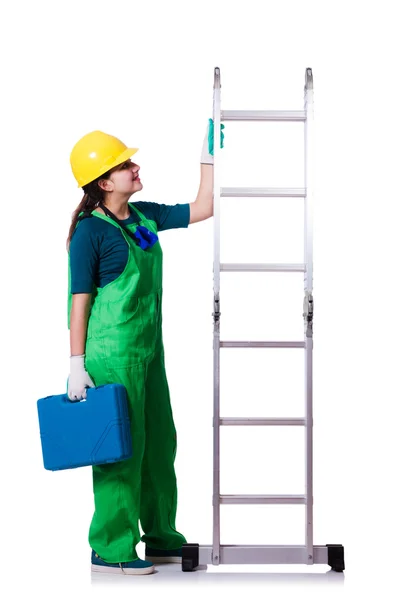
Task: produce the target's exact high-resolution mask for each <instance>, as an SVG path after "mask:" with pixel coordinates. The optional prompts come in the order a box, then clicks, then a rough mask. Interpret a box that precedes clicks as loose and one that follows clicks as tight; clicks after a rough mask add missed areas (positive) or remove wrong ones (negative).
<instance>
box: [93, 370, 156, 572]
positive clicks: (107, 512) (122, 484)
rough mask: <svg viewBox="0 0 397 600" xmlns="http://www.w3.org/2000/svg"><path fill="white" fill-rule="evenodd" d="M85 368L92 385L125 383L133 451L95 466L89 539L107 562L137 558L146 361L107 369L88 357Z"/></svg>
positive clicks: (94, 548) (143, 445) (143, 439)
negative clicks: (86, 367) (121, 367)
mask: <svg viewBox="0 0 397 600" xmlns="http://www.w3.org/2000/svg"><path fill="white" fill-rule="evenodd" d="M88 370H89V372H90V373H91V374H92V376H93V378H94V381H95V385H97V386H98V385H103V384H106V383H110V382H111V383H121V384H123V385H124V386H125V387H126V390H127V394H128V401H129V412H130V419H131V435H132V440H133V441H132V445H133V455H132V457H131V458H130V459H128V460H123V461H120V462H118V463H113V464H109V465H102V466H94V467H93V468H92V471H93V487H94V500H95V513H94V516H93V518H92V521H91V527H90V531H89V543H90V546H91V548H92V549H93V550H95V552H96V553H97V554H98V555H99V556H100V557H101V558H102V559H103V560H105V561H106V562H114V563H117V562H128V561H131V560H136V559H137V558H138V555H137V553H136V550H135V546H136V544H138V543H139V541H140V531H139V525H138V521H139V506H140V495H141V464H142V458H143V454H144V449H145V427H144V423H145V365H144V364H140V365H135V366H133V367H130V368H128V369H127V368H123V369H113V370H111V371H106V369H105V366H104V364H103V362H101V364H99V363H96V362H95V361H94V360H91V361H90V363H89V365H88Z"/></svg>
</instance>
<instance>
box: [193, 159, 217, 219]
mask: <svg viewBox="0 0 397 600" xmlns="http://www.w3.org/2000/svg"><path fill="white" fill-rule="evenodd" d="M200 169H201V179H200V187H199V190H198V193H197V198H196V200H195V201H194V202H191V203H190V221H189V224H191V223H198V222H199V221H205V219H209V218H210V217H212V216H213V214H214V197H213V186H214V167H213V165H211V164H203V163H202V164H201V165H200Z"/></svg>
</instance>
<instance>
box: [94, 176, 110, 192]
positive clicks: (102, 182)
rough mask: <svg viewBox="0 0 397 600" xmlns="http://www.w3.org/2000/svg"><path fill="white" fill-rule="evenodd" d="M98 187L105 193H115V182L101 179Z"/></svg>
mask: <svg viewBox="0 0 397 600" xmlns="http://www.w3.org/2000/svg"><path fill="white" fill-rule="evenodd" d="M98 185H99V187H100V188H101V189H102V190H104V191H105V192H112V191H113V182H112V181H110V179H100V180H99V181H98Z"/></svg>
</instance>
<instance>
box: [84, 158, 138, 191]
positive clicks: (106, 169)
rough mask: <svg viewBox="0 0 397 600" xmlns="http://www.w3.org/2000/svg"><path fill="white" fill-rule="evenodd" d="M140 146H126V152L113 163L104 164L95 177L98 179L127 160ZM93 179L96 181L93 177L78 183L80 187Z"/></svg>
mask: <svg viewBox="0 0 397 600" xmlns="http://www.w3.org/2000/svg"><path fill="white" fill-rule="evenodd" d="M138 150H139V148H126V149H125V150H124V152H122V153H121V154H120V155H119V156H118V157H117V160H115V161H113V162H112V163H110V164H108V165H104V166H103V168H102V169H100V172H99V173H98V175H97V176H96V177H95V179H98V177H100V176H101V175H103V174H104V173H107V172H108V171H110V170H111V169H114V167H117V165H121V163H123V162H124V161H126V160H127V158H131V156H133V155H134V154H135V153H136V152H138ZM91 181H94V179H91V180H89V181H84V182H83V183H80V184H78V186H77V187H78V188H81V187H83V185H87V184H88V183H90V182H91Z"/></svg>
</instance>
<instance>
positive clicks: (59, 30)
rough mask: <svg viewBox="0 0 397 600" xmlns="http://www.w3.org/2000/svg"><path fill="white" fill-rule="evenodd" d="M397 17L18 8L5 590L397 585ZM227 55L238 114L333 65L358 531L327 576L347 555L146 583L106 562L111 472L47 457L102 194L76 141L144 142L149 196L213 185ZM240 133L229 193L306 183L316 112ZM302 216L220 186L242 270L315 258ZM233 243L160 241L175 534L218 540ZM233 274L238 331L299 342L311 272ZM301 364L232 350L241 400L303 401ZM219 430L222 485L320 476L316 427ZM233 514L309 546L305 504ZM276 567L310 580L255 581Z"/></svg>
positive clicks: (264, 105)
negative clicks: (102, 484)
mask: <svg viewBox="0 0 397 600" xmlns="http://www.w3.org/2000/svg"><path fill="white" fill-rule="evenodd" d="M392 14H393V11H392V3H391V2H386V1H378V2H376V3H375V2H365V1H364V2H354V1H346V0H345V1H344V2H340V1H336V0H334V1H333V2H329V3H326V2H309V1H302V2H286V1H279V2H277V3H274V2H254V1H249V0H245V1H244V2H235V1H234V0H231V1H229V2H216V1H213V2H204V1H202V2H200V3H196V2H195V3H193V2H184V3H182V2H173V1H171V0H169V1H167V2H152V1H146V2H134V1H129V2H127V1H114V2H113V3H108V2H102V1H95V2H94V1H81V2H79V3H74V2H52V3H50V2H42V1H40V0H36V1H35V2H26V1H25V2H18V3H15V4H8V6H7V8H6V9H5V13H4V14H3V18H2V36H1V42H0V43H1V52H2V90H3V91H2V98H1V103H2V110H1V144H0V149H1V154H2V158H1V165H2V168H1V184H2V186H1V187H2V189H1V205H2V211H1V224H2V234H1V265H2V269H1V274H2V277H1V282H2V289H3V293H2V311H3V313H2V314H3V318H2V323H1V338H2V348H3V352H2V355H3V359H2V376H1V382H2V386H1V387H2V407H3V424H2V436H1V441H2V479H1V481H2V486H1V487H2V493H1V502H2V513H1V514H2V520H3V525H2V535H1V542H2V543H1V548H2V557H3V559H2V571H3V575H2V577H1V580H0V588H1V589H3V588H4V589H8V588H9V584H10V583H11V584H12V586H13V591H12V592H11V591H9V592H8V597H20V596H23V597H25V596H27V595H28V594H29V596H30V595H32V593H34V594H35V595H36V593H37V595H40V596H41V597H42V598H50V597H60V598H64V597H65V598H66V597H68V598H69V597H70V596H71V594H73V595H75V596H76V597H91V596H92V597H107V596H108V595H109V594H110V593H111V591H112V589H111V588H112V587H113V585H118V588H117V593H118V594H120V593H123V594H124V595H125V597H132V595H133V594H134V590H133V589H132V586H136V585H139V586H140V588H139V593H141V594H143V595H145V596H146V595H148V594H150V593H152V594H153V596H154V594H155V593H156V594H158V593H159V588H158V587H157V588H156V587H155V588H153V585H154V584H155V583H157V584H158V583H160V584H162V583H168V584H169V585H171V586H172V589H171V588H170V587H169V588H167V591H170V593H172V594H175V593H176V594H178V592H179V590H182V592H179V593H186V592H187V593H189V594H192V595H195V594H196V595H197V596H199V595H200V597H201V595H202V594H203V593H204V592H205V590H206V589H207V588H208V585H206V584H210V585H211V586H212V585H216V590H217V592H218V593H223V592H225V594H229V593H231V592H230V591H229V590H233V588H231V587H230V586H231V584H233V585H236V584H238V583H240V584H241V586H244V587H241V586H240V587H239V588H238V589H237V591H238V593H240V591H242V590H243V589H244V590H246V592H247V594H250V593H256V592H257V589H256V586H261V587H260V588H259V593H260V594H263V595H267V594H271V595H272V596H273V597H282V598H284V597H285V598H286V597H287V596H288V597H289V595H290V594H291V593H293V594H294V595H299V597H300V596H303V595H305V597H306V596H307V595H309V596H312V595H313V594H316V596H317V595H318V593H320V595H323V596H326V595H328V594H329V595H330V594H332V595H333V596H339V595H340V596H342V597H348V598H353V597H357V596H358V594H362V593H363V591H364V590H368V591H370V592H371V593H374V592H376V591H378V590H379V592H380V593H383V594H386V593H388V592H390V594H391V595H393V591H392V590H393V588H394V589H395V583H394V581H393V577H392V573H393V571H394V572H395V560H396V559H395V539H396V533H397V527H396V523H397V517H396V503H395V494H394V489H395V461H396V448H395V423H396V408H395V406H396V405H395V371H396V367H395V361H396V351H395V339H396V329H397V328H396V317H395V307H396V300H397V298H396V285H395V255H396V236H395V215H396V210H395V202H396V198H395V172H396V169H395V165H396V158H397V156H396V144H395V140H396V133H397V123H396V110H395V107H396V105H397V90H396V85H395V79H396V75H395V56H396V50H397V48H396V46H397V44H396V41H395V27H394V21H393V18H392ZM215 66H219V67H220V69H221V81H222V108H223V109H229V110H231V109H291V110H300V109H302V108H303V86H304V74H305V69H306V67H311V68H312V69H313V74H314V100H315V104H314V107H315V131H316V176H315V238H314V268H315V270H314V301H315V304H314V306H315V313H314V314H315V320H314V331H315V338H314V340H315V342H314V343H315V346H314V419H315V428H314V501H315V504H314V543H315V544H316V545H323V544H326V543H342V544H343V545H344V546H345V559H346V572H345V576H344V577H343V576H342V577H336V578H335V577H333V578H331V579H330V578H329V577H326V576H325V575H324V573H325V571H327V567H324V568H323V567H318V566H316V567H314V568H310V569H309V568H300V567H284V568H279V569H277V568H275V567H266V568H261V567H256V566H255V567H236V566H234V567H231V568H221V567H219V568H213V567H209V569H208V572H207V573H200V574H199V576H198V577H196V576H195V575H194V574H182V573H181V572H179V571H177V572H176V573H175V577H174V578H172V577H170V578H168V579H166V578H165V575H164V573H162V572H161V571H160V572H159V573H156V574H155V575H154V576H150V577H143V578H132V580H131V578H121V579H120V578H119V579H117V578H110V580H109V578H106V576H104V577H102V578H99V579H95V578H91V574H90V549H89V547H88V541H87V535H88V527H89V523H90V519H91V515H92V510H93V496H92V489H91V471H90V469H89V468H85V469H78V470H72V471H64V472H58V473H52V472H48V471H45V470H44V468H43V464H42V456H41V445H40V437H39V430H38V420H37V410H36V400H37V399H38V398H41V397H43V396H46V395H50V394H57V393H62V392H63V391H64V389H65V384H66V378H67V376H68V369H69V339H68V330H67V326H66V292H67V253H66V250H65V240H66V236H67V231H68V227H69V224H70V218H71V213H72V211H73V210H74V209H75V207H76V206H77V204H78V203H79V201H80V198H81V192H80V190H78V189H77V188H76V183H75V181H74V179H73V177H72V173H71V170H70V166H69V154H70V150H71V148H72V146H73V145H74V143H75V142H76V141H77V140H78V139H79V138H80V137H81V136H82V135H84V134H85V133H87V132H89V131H92V130H94V129H100V130H103V131H105V132H108V133H111V134H113V135H116V136H118V137H120V138H121V139H122V140H123V141H125V143H127V144H129V145H132V146H136V147H139V149H140V150H139V153H138V154H137V155H136V157H135V158H136V160H137V162H139V164H140V166H141V179H142V182H143V185H144V188H143V191H142V192H140V193H139V197H138V195H137V196H136V197H134V198H133V199H134V200H135V199H136V200H148V201H155V202H160V203H167V204H175V203H184V202H192V201H194V199H195V197H196V193H197V189H198V184H199V174H200V168H199V160H200V154H201V146H202V140H203V137H204V133H205V127H206V122H207V119H208V117H210V116H211V114H212V85H213V70H214V67H215ZM224 133H225V148H224V150H223V151H222V179H221V185H222V186H224V187H228V186H255V185H262V186H301V185H302V184H303V179H302V177H303V144H302V142H303V126H302V125H301V124H290V125H288V124H284V125H276V124H252V123H251V124H234V123H226V128H225V131H224ZM302 215H303V212H302V203H301V200H299V199H298V200H297V199H293V200H279V201H276V200H260V201H259V200H249V199H243V200H238V201H237V200H228V199H222V230H221V234H222V255H221V260H222V262H233V261H236V262H237V261H247V262H278V261H280V262H283V261H284V262H300V261H302V252H303V246H302V244H303V221H302ZM212 235H213V222H212V219H210V220H208V221H206V222H203V223H199V224H195V225H193V226H191V227H189V228H188V229H187V230H175V231H167V232H164V233H162V234H160V241H161V244H162V247H163V250H164V339H165V348H166V365H167V372H168V378H169V384H170V389H171V395H172V405H173V411H174V418H175V422H176V427H177V431H178V454H177V460H176V471H177V477H178V489H179V505H178V515H177V528H178V529H179V530H180V531H182V532H183V533H184V535H185V536H186V537H187V538H188V540H189V541H191V542H198V543H200V544H205V545H208V544H210V543H211V540H212V521H211V519H212V506H211V494H212V471H211V469H212V316H211V313H212V250H213V248H212V243H213V238H212ZM253 236H258V239H257V240H256V245H255V243H254V242H255V238H254V237H253ZM233 277H234V278H235V279H234V280H233V281H232V279H233ZM221 286H222V287H221V301H222V305H221V310H222V321H221V328H222V329H221V330H222V338H223V339H250V338H251V339H275V338H277V337H278V338H280V339H302V320H301V309H302V298H303V293H302V279H301V278H300V276H297V275H292V274H291V275H288V274H287V275H283V276H280V275H277V276H276V275H266V274H240V275H232V274H224V275H223V276H222V280H221ZM253 336H256V338H255V337H253ZM272 353H273V354H272ZM302 365H303V362H302V355H301V354H300V351H299V350H296V351H281V350H280V351H277V350H273V351H272V350H270V351H269V350H258V351H238V350H224V351H223V352H222V363H221V367H222V371H221V382H222V397H221V407H222V408H221V412H222V415H223V416H250V415H251V416H299V415H300V414H302V413H303V401H304V398H303V393H302V385H303V371H302ZM221 441H222V446H221V448H222V453H221V474H222V475H221V486H222V487H221V492H222V493H226V494H233V493H301V492H303V491H304V489H303V485H304V480H303V474H304V470H303V464H304V463H303V456H304V454H303V448H304V447H303V434H302V432H301V431H300V430H298V429H297V428H289V429H288V428H287V431H286V432H285V433H284V432H282V431H281V430H280V429H275V430H274V431H273V430H272V429H271V428H266V429H260V428H251V430H250V432H249V435H248V436H244V432H243V431H242V430H241V429H239V428H227V429H225V430H222V438H221ZM301 509H302V510H301ZM221 511H222V512H221V542H222V543H229V544H230V543H232V544H247V543H248V544H249V543H256V544H268V543H269V544H271V543H276V544H277V543H278V544H291V543H292V544H293V543H298V544H299V543H302V542H303V541H304V511H303V507H299V506H298V507H288V506H283V507H278V508H277V507H276V508H272V507H263V506H254V507H244V506H243V507H233V506H231V507H230V506H226V507H222V508H221ZM138 550H139V552H140V555H141V557H143V547H141V545H140V546H139V547H138ZM265 571H266V572H267V573H271V572H275V571H285V572H286V573H288V572H289V573H292V572H296V573H298V572H299V573H306V574H307V576H305V577H303V578H302V579H300V578H297V577H291V576H290V575H287V574H284V575H276V576H271V575H268V574H267V575H265V574H262V575H257V576H255V575H253V573H264V572H265ZM250 572H252V573H250ZM222 573H226V575H222ZM236 573H241V575H236ZM244 573H245V574H244ZM316 574H321V576H320V575H316ZM189 577H191V578H190V580H189ZM137 579H139V581H137ZM217 584H219V585H217ZM314 584H316V585H314ZM203 585H204V588H203ZM319 585H320V588H319V587H318V586H319ZM144 586H146V587H147V586H149V589H143V588H144ZM186 586H188V587H186ZM269 588H270V589H269ZM390 594H389V595H390Z"/></svg>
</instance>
